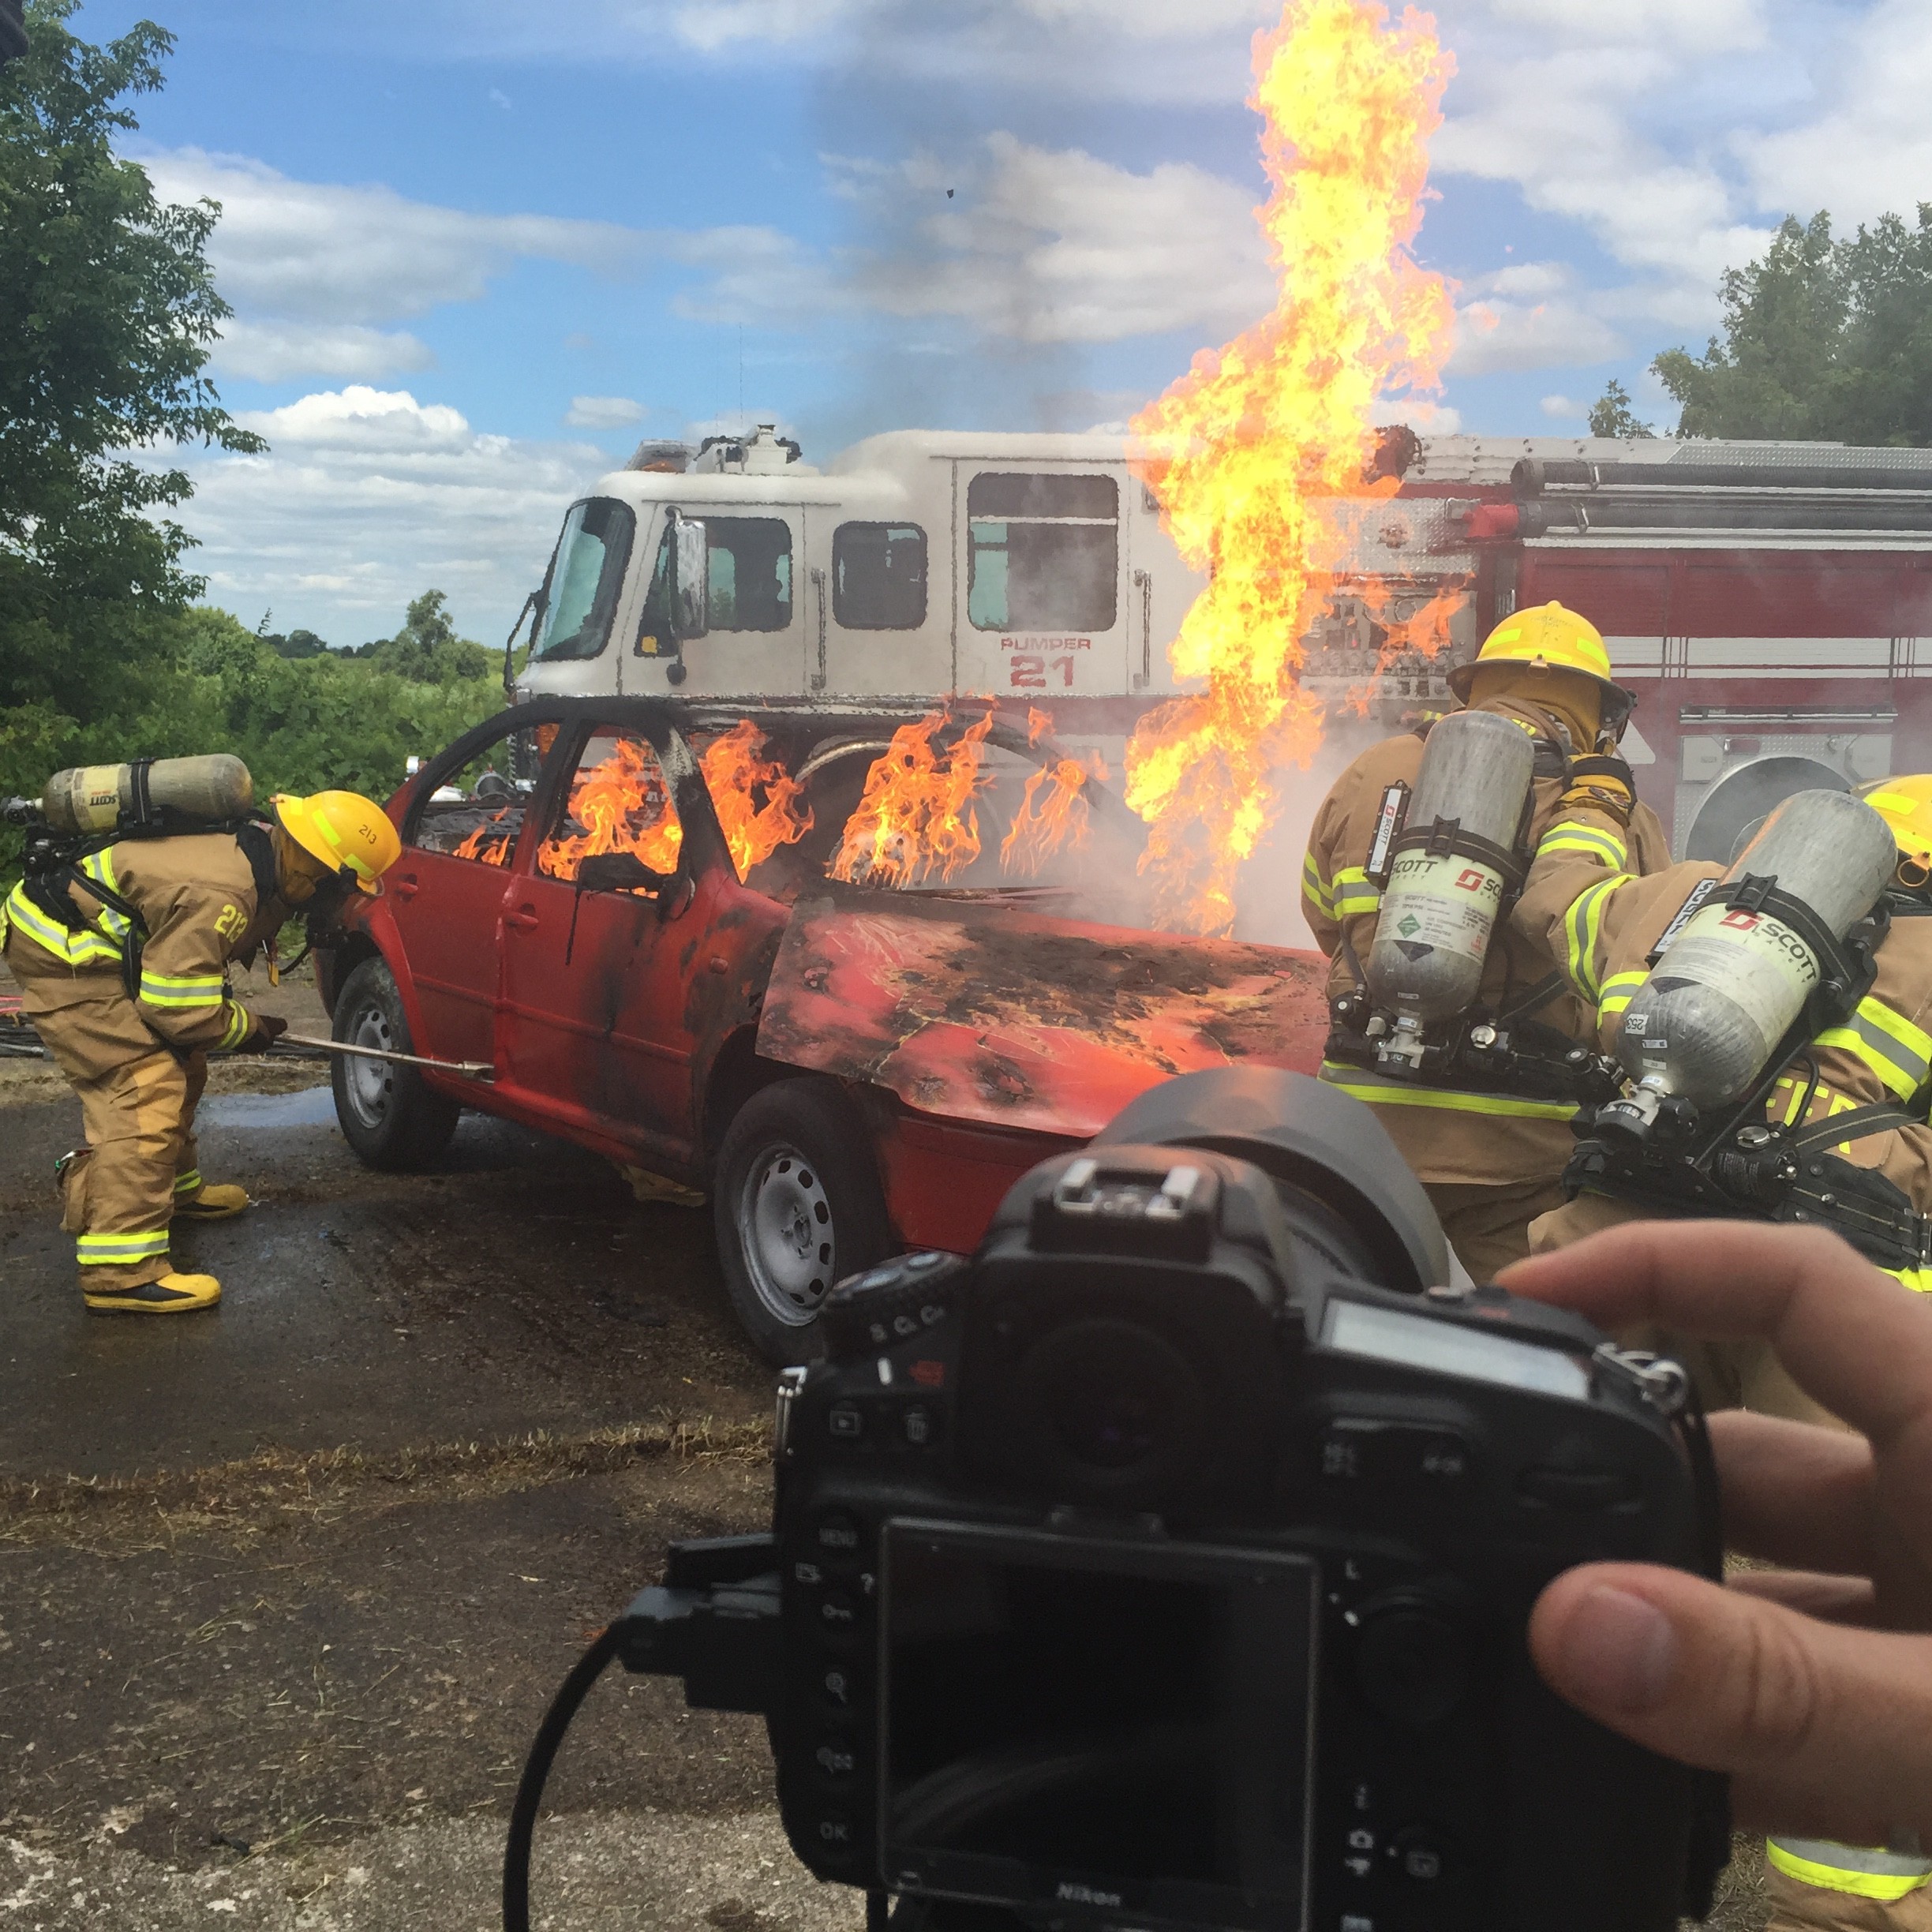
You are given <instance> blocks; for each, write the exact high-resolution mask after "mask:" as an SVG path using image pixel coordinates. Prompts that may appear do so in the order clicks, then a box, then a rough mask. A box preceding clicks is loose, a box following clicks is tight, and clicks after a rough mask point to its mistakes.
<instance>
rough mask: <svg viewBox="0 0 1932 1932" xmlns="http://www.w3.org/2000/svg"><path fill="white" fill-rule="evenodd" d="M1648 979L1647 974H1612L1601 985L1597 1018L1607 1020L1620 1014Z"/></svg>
mask: <svg viewBox="0 0 1932 1932" xmlns="http://www.w3.org/2000/svg"><path fill="white" fill-rule="evenodd" d="M1649 977H1650V975H1649V972H1620V973H1612V975H1610V977H1609V978H1608V979H1606V980H1605V981H1604V983H1603V996H1602V997H1601V998H1600V999H1599V1000H1598V1001H1597V1019H1598V1020H1608V1019H1609V1018H1611V1017H1612V1016H1614V1015H1615V1014H1617V1013H1622V1012H1623V1009H1625V1008H1626V1007H1627V1006H1628V1005H1630V1003H1631V1001H1632V1000H1633V999H1634V998H1636V997H1637V989H1638V987H1640V986H1642V984H1643V983H1644V982H1645V981H1646V979H1649Z"/></svg>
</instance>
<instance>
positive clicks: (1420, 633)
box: [1347, 584, 1469, 713]
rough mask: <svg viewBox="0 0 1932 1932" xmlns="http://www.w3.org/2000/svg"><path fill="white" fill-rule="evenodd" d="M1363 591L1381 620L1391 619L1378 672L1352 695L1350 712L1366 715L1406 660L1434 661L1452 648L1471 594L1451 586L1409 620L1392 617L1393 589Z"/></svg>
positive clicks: (1378, 656)
mask: <svg viewBox="0 0 1932 1932" xmlns="http://www.w3.org/2000/svg"><path fill="white" fill-rule="evenodd" d="M1362 588H1363V589H1364V590H1365V593H1366V594H1365V596H1364V597H1363V601H1364V602H1365V604H1367V605H1369V607H1370V608H1372V610H1374V612H1375V613H1376V616H1377V618H1378V619H1379V620H1380V619H1387V622H1386V623H1385V626H1384V630H1383V639H1382V642H1381V645H1380V647H1379V648H1378V649H1377V650H1376V661H1375V668H1374V670H1373V671H1372V672H1370V673H1369V675H1368V677H1367V678H1366V679H1365V680H1364V681H1363V682H1362V683H1360V684H1357V685H1352V686H1351V687H1350V689H1349V692H1348V698H1347V702H1348V706H1349V709H1350V710H1352V711H1357V712H1361V713H1366V712H1367V710H1368V706H1370V704H1371V703H1372V702H1374V700H1375V699H1376V698H1378V697H1380V696H1381V695H1383V693H1382V691H1381V689H1380V683H1381V680H1383V678H1385V677H1387V676H1388V675H1389V674H1390V673H1391V672H1398V671H1400V670H1402V668H1404V667H1403V665H1402V659H1403V658H1405V657H1421V658H1424V659H1426V660H1428V661H1431V662H1433V661H1434V660H1435V659H1436V658H1438V657H1440V656H1441V655H1442V653H1443V652H1444V651H1446V650H1447V649H1448V648H1449V646H1450V642H1451V633H1450V626H1451V623H1453V622H1454V621H1455V617H1456V615H1457V613H1458V612H1460V611H1461V610H1462V608H1463V606H1464V605H1466V604H1467V603H1468V601H1469V592H1468V590H1467V589H1466V588H1465V587H1464V586H1462V585H1460V584H1451V585H1449V586H1446V587H1445V588H1444V589H1443V590H1438V591H1437V592H1436V593H1435V594H1434V595H1433V596H1432V597H1430V598H1429V599H1428V601H1427V602H1426V603H1425V604H1424V605H1421V607H1420V608H1418V609H1416V610H1413V611H1411V612H1410V613H1409V615H1408V616H1406V617H1398V618H1389V617H1388V615H1387V605H1388V603H1389V601H1390V599H1391V596H1392V591H1391V587H1390V586H1387V585H1370V586H1362Z"/></svg>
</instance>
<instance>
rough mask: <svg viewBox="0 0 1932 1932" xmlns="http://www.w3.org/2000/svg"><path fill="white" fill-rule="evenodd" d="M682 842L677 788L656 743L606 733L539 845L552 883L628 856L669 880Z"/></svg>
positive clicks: (589, 749) (585, 757)
mask: <svg viewBox="0 0 1932 1932" xmlns="http://www.w3.org/2000/svg"><path fill="white" fill-rule="evenodd" d="M683 844H684V828H683V825H682V824H680V822H679V819H678V815H677V807H676V803H674V802H673V801H672V796H671V788H670V786H669V785H668V784H667V783H666V782H665V774H664V767H663V766H661V764H659V763H658V762H657V753H656V752H655V751H653V750H652V749H651V747H650V743H649V741H648V740H647V739H643V738H641V737H639V736H638V735H637V734H636V733H635V732H604V731H601V732H596V733H594V734H593V736H592V737H591V738H590V740H589V742H588V743H586V745H585V746H584V748H583V753H582V756H581V757H580V758H578V761H577V769H576V770H575V773H572V774H571V782H570V796H569V799H568V800H567V803H565V805H564V822H563V823H562V824H561V825H560V826H558V827H557V828H556V830H555V831H554V832H552V833H551V834H550V835H549V837H547V838H546V839H545V841H544V842H543V843H542V844H541V845H539V846H538V847H537V871H539V872H541V873H542V874H543V875H544V876H545V878H556V879H574V878H576V877H577V875H578V873H579V872H580V871H582V869H583V863H584V861H585V860H586V859H598V858H603V857H605V856H608V855H610V854H612V853H628V854H629V855H630V856H632V857H634V858H635V859H638V861H639V862H640V863H642V864H644V865H646V866H648V867H650V870H651V871H653V872H657V873H662V874H665V875H666V876H668V875H669V874H672V873H674V872H676V870H677V868H678V854H679V852H680V850H681V849H682V848H683ZM623 889H624V890H631V891H637V892H648V891H649V890H650V888H649V887H648V886H642V885H640V886H634V887H625V888H623Z"/></svg>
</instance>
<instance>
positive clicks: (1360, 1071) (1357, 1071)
mask: <svg viewBox="0 0 1932 1932" xmlns="http://www.w3.org/2000/svg"><path fill="white" fill-rule="evenodd" d="M1321 1077H1322V1079H1323V1080H1325V1081H1326V1082H1327V1084H1329V1085H1330V1086H1331V1087H1334V1088H1339V1089H1340V1091H1342V1092H1343V1093H1345V1094H1351V1095H1354V1098H1355V1099H1357V1100H1366V1101H1367V1102H1368V1103H1369V1105H1370V1106H1427V1107H1446V1108H1447V1109H1448V1110H1450V1111H1451V1113H1455V1114H1500V1115H1502V1116H1503V1117H1505V1118H1509V1119H1511V1120H1556V1121H1567V1120H1571V1119H1573V1118H1574V1117H1575V1114H1576V1111H1577V1109H1576V1103H1574V1101H1571V1100H1518V1099H1515V1098H1513V1097H1512V1096H1511V1095H1508V1094H1486V1093H1466V1092H1464V1091H1462V1089H1460V1088H1454V1087H1421V1086H1415V1085H1412V1084H1410V1082H1409V1081H1407V1080H1395V1079H1392V1078H1390V1077H1387V1076H1384V1075H1382V1074H1379V1073H1369V1072H1368V1071H1367V1070H1366V1069H1365V1068H1361V1067H1356V1066H1349V1065H1346V1064H1345V1063H1343V1062H1342V1061H1336V1060H1324V1061H1323V1062H1322V1068H1321Z"/></svg>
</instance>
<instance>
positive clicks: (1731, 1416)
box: [1710, 1409, 1874, 1576]
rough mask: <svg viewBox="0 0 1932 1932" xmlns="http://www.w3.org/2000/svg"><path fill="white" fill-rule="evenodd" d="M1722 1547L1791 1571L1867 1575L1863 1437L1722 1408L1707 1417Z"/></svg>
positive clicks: (1869, 1500)
mask: <svg viewBox="0 0 1932 1932" xmlns="http://www.w3.org/2000/svg"><path fill="white" fill-rule="evenodd" d="M1710 1432H1711V1447H1712V1448H1713V1451H1715V1452H1716V1454H1717V1474H1718V1479H1719V1484H1720V1488H1721V1491H1722V1494H1723V1499H1724V1544H1725V1547H1726V1548H1729V1549H1734V1550H1737V1551H1739V1552H1742V1553H1743V1554H1744V1555H1745V1556H1762V1557H1763V1558H1765V1560H1766V1561H1768V1562H1770V1563H1784V1564H1788V1565H1789V1566H1790V1567H1792V1568H1795V1569H1802V1570H1829V1571H1838V1572H1840V1573H1841V1574H1845V1575H1856V1576H1869V1575H1870V1574H1871V1571H1872V1567H1873V1561H1874V1547H1873V1539H1874V1531H1873V1528H1872V1509H1873V1475H1872V1452H1871V1444H1870V1443H1868V1442H1867V1441H1866V1440H1865V1438H1864V1437H1863V1436H1852V1435H1848V1434H1846V1433H1844V1432H1842V1431H1840V1430H1837V1429H1828V1428H1816V1427H1814V1426H1813V1425H1811V1424H1810V1423H1806V1422H1787V1421H1781V1420H1780V1418H1778V1417H1776V1416H1763V1415H1753V1414H1752V1413H1750V1411H1748V1410H1742V1409H1732V1410H1726V1411H1725V1412H1724V1413H1723V1414H1721V1415H1714V1416H1713V1417H1711V1418H1710Z"/></svg>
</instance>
